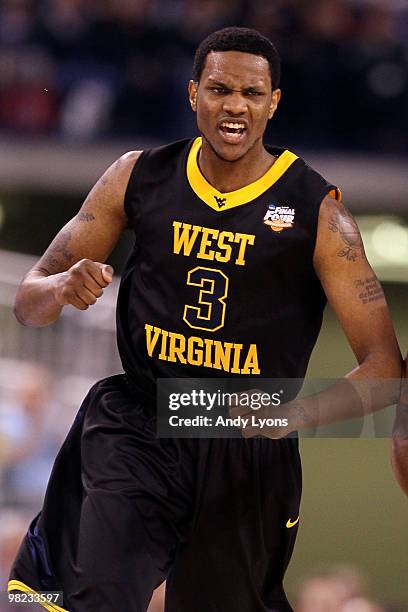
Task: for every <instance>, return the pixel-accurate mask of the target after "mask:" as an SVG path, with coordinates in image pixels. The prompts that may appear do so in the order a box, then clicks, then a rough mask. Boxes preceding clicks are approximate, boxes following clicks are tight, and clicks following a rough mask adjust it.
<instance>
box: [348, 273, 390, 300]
mask: <svg viewBox="0 0 408 612" xmlns="http://www.w3.org/2000/svg"><path fill="white" fill-rule="evenodd" d="M354 286H355V288H356V289H357V290H358V297H359V299H360V301H361V302H362V303H363V304H370V303H371V302H376V301H377V300H382V299H384V292H383V289H382V287H381V285H380V283H379V282H378V280H377V278H376V277H375V276H371V277H369V278H359V279H358V280H356V281H354Z"/></svg>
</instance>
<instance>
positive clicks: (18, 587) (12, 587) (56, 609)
mask: <svg viewBox="0 0 408 612" xmlns="http://www.w3.org/2000/svg"><path fill="white" fill-rule="evenodd" d="M7 591H8V592H9V593H11V591H22V592H23V593H37V591H34V589H32V588H31V587H29V586H27V585H26V584H24V582H20V580H10V581H9V583H8V585H7ZM36 603H37V602H36ZM38 604H39V605H40V606H42V607H43V608H45V609H46V610H48V611H49V612H69V611H68V610H66V609H65V608H61V607H60V606H57V604H52V603H45V602H44V603H43V602H38Z"/></svg>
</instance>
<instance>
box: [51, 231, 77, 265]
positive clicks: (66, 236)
mask: <svg viewBox="0 0 408 612" xmlns="http://www.w3.org/2000/svg"><path fill="white" fill-rule="evenodd" d="M70 240H71V232H70V231H69V230H63V231H62V232H61V234H60V235H59V236H58V238H56V239H55V242H54V244H53V246H52V248H51V250H50V253H49V256H48V257H47V259H46V260H45V261H46V263H50V262H49V258H51V259H54V258H53V255H54V254H56V253H61V254H62V255H63V257H64V259H65V260H66V261H67V262H69V263H71V262H72V261H73V259H74V256H73V254H72V253H71V251H70V250H69V248H68V244H69V241H70ZM54 262H55V259H54Z"/></svg>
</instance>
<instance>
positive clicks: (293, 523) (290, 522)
mask: <svg viewBox="0 0 408 612" xmlns="http://www.w3.org/2000/svg"><path fill="white" fill-rule="evenodd" d="M298 522H299V517H297V519H296V521H291V520H290V519H288V521H287V523H286V527H287V528H288V529H290V528H291V527H294V526H295V525H296V524H297V523H298Z"/></svg>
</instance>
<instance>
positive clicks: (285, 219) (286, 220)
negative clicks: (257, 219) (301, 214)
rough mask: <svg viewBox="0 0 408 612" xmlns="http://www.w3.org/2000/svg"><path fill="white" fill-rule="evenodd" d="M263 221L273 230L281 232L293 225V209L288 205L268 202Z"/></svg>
mask: <svg viewBox="0 0 408 612" xmlns="http://www.w3.org/2000/svg"><path fill="white" fill-rule="evenodd" d="M263 222H264V223H265V225H269V227H270V228H271V230H272V231H273V232H281V231H282V230H284V229H289V228H290V227H293V225H294V222H295V209H294V208H290V207H289V206H278V205H277V204H269V206H268V210H267V211H266V215H265V216H264V219H263Z"/></svg>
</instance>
